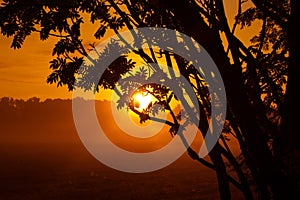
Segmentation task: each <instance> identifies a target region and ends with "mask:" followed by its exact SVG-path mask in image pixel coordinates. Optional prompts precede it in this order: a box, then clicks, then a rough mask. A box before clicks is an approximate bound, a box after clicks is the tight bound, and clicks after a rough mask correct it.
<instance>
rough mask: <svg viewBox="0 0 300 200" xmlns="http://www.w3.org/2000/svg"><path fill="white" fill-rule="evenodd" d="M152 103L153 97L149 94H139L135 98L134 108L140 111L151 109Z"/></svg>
mask: <svg viewBox="0 0 300 200" xmlns="http://www.w3.org/2000/svg"><path fill="white" fill-rule="evenodd" d="M151 102H152V96H151V95H150V94H149V93H147V94H144V93H142V92H141V93H137V94H136V95H135V96H134V104H135V105H134V106H135V107H137V108H139V109H146V108H148V107H149V105H151Z"/></svg>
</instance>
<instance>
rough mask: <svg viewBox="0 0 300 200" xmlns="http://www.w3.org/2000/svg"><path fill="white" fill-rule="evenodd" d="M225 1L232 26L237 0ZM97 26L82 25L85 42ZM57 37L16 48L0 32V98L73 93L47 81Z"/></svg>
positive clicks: (35, 37) (32, 40) (31, 39)
mask: <svg viewBox="0 0 300 200" xmlns="http://www.w3.org/2000/svg"><path fill="white" fill-rule="evenodd" d="M0 2H1V1H0ZM224 2H225V8H226V12H227V15H228V20H229V23H230V25H232V21H233V18H234V16H235V14H236V10H237V3H236V2H237V0H234V1H231V0H230V1H228V0H224ZM86 21H88V20H86ZM95 28H96V27H95V26H94V27H91V26H90V25H89V24H85V25H83V26H82V31H83V36H85V40H84V41H85V44H87V43H91V42H92V39H91V36H92V35H93V33H94V31H95ZM251 29H252V31H250V32H249V30H242V31H239V33H238V35H239V36H242V37H243V39H244V41H248V40H249V34H250V33H251V32H252V33H253V30H254V31H255V29H253V28H251ZM256 29H257V28H256ZM256 31H257V30H256ZM56 40H57V39H53V38H50V39H48V40H47V41H40V40H39V35H38V34H37V33H34V34H32V35H31V36H30V37H28V38H27V40H26V41H25V43H24V45H23V47H22V48H21V49H18V50H13V49H11V48H10V45H11V41H12V38H6V37H4V36H2V35H0V97H3V96H9V97H13V98H23V99H28V98H30V97H33V96H36V97H39V98H41V99H46V98H71V96H72V93H71V92H68V90H67V88H66V87H63V88H57V87H56V85H49V84H47V83H46V78H47V76H48V75H49V74H50V73H51V70H50V69H49V61H50V60H52V56H51V52H52V48H53V46H54V44H55V41H56Z"/></svg>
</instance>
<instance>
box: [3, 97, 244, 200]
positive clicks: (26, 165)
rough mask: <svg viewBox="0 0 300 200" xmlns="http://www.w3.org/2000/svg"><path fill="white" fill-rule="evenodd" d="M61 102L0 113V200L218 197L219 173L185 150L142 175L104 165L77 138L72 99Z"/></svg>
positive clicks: (235, 196)
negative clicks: (14, 113) (16, 113)
mask: <svg viewBox="0 0 300 200" xmlns="http://www.w3.org/2000/svg"><path fill="white" fill-rule="evenodd" d="M61 104H62V105H56V104H55V105H54V104H53V105H51V106H52V107H51V106H50V107H47V108H45V107H44V108H42V107H39V108H36V109H29V111H28V113H27V114H22V115H20V116H18V117H17V118H15V117H10V116H7V115H8V113H7V112H6V113H4V112H2V113H0V115H1V117H0V119H1V122H0V160H1V161H0V162H1V163H0V199H1V200H13V199H15V200H19V199H20V200H31V199H32V200H41V199H43V200H48V199H49V200H50V199H51V200H52V199H53V200H54V199H55V200H77V199H78V200H79V199H80V200H81V199H84V200H94V199H97V200H98V199H99V200H100V199H105V200H106V199H124V200H127V199H128V200H129V199H132V200H134V199H145V200H147V199H149V200H150V199H151V200H155V199H178V200H179V199H180V200H182V199H187V200H188V199H206V200H207V199H219V195H218V186H217V182H216V176H215V173H214V172H213V171H212V170H210V169H207V168H205V167H203V166H202V165H200V164H198V163H196V162H194V161H192V160H191V159H190V158H189V157H188V156H187V155H185V154H184V155H183V156H182V157H181V158H180V159H179V160H177V161H176V162H175V163H173V164H171V165H170V166H168V167H166V168H164V169H161V170H159V171H155V172H151V173H144V174H130V173H124V172H119V171H116V170H113V169H111V168H109V167H106V166H105V165H103V164H101V163H100V162H99V161H97V160H96V159H95V158H94V157H93V156H91V155H90V154H89V152H88V151H87V150H86V149H85V147H84V146H83V145H82V143H81V141H80V140H79V138H78V135H77V132H76V130H75V127H74V124H73V120H72V114H71V107H70V102H69V103H68V104H66V103H61ZM40 109H42V110H40ZM14 119H15V120H14ZM233 191H234V193H233V194H234V196H233V199H242V198H239V197H238V196H240V195H239V193H238V192H237V191H235V190H234V188H233Z"/></svg>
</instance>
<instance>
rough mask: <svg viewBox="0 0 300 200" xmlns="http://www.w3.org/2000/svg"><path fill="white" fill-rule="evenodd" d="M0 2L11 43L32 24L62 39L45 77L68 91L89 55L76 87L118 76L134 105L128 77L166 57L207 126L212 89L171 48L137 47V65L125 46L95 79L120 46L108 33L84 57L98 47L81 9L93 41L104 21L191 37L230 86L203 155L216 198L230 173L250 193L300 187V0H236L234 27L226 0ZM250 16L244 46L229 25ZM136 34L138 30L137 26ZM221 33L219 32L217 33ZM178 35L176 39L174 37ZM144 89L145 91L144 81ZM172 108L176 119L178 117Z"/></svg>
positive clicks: (281, 194) (226, 195) (110, 83)
mask: <svg viewBox="0 0 300 200" xmlns="http://www.w3.org/2000/svg"><path fill="white" fill-rule="evenodd" d="M3 2H4V3H3V4H2V6H1V8H0V29H1V33H2V34H3V35H5V36H7V37H13V42H12V45H11V47H12V48H14V49H17V48H21V46H22V44H23V42H24V40H25V39H26V37H28V36H29V35H31V34H32V33H34V32H38V33H39V34H40V39H41V40H46V39H48V38H49V37H56V38H58V42H57V44H56V45H55V47H54V48H53V53H52V55H53V56H54V57H55V58H54V59H53V60H52V61H51V62H50V68H51V69H52V70H53V72H52V73H51V74H50V75H49V76H48V79H47V82H48V83H51V84H52V83H56V84H57V86H63V85H66V86H67V87H68V88H69V90H72V89H73V88H74V84H75V77H76V75H77V74H78V70H79V67H80V66H81V65H82V64H83V63H84V58H87V59H88V60H89V61H90V62H91V63H92V65H88V64H86V66H85V68H84V73H85V74H87V75H88V76H86V77H88V78H87V79H80V82H79V86H80V87H82V88H83V89H86V90H93V91H94V92H97V91H99V87H102V88H104V89H116V88H117V86H116V85H117V84H119V83H118V80H120V79H121V78H122V80H123V83H122V84H123V85H122V87H121V91H119V92H120V95H119V96H120V100H119V102H118V103H119V107H120V108H121V107H123V106H125V105H127V106H129V107H131V109H132V110H134V109H133V107H134V106H132V105H130V97H129V94H131V93H130V91H131V90H130V88H131V86H134V87H133V89H137V88H140V87H143V85H140V84H139V81H140V80H139V78H143V79H145V78H147V79H151V73H153V74H154V72H158V71H160V70H161V69H159V68H157V67H155V65H153V64H151V63H156V64H159V63H161V62H162V59H163V60H164V61H163V62H165V63H167V65H168V66H169V67H170V69H175V68H178V70H179V72H180V74H181V75H182V76H184V77H185V78H186V79H187V80H188V81H189V83H190V84H191V85H192V86H193V88H194V91H195V94H196V96H197V98H198V103H199V107H200V113H198V115H199V118H200V119H201V120H200V121H201V123H200V124H199V126H198V128H199V130H200V131H201V133H202V134H204V133H206V130H207V129H208V127H209V118H210V117H214V116H210V114H209V112H210V106H211V105H210V102H211V98H214V97H212V96H211V95H209V94H208V90H207V84H206V83H205V80H204V77H203V76H201V74H199V73H197V71H196V70H195V68H194V66H193V65H191V64H190V63H189V62H187V61H186V60H185V59H183V58H181V57H180V56H178V55H176V54H172V53H170V52H167V51H158V52H157V51H156V50H154V49H151V46H150V47H149V50H147V51H146V50H143V49H136V48H134V47H133V48H132V49H130V51H131V52H133V53H134V54H135V55H138V56H139V57H140V58H141V59H142V60H143V62H145V63H146V64H147V66H148V67H149V69H147V70H146V71H145V69H141V70H140V71H136V66H137V63H136V62H135V61H134V60H131V59H132V58H131V57H130V56H129V51H128V52H126V51H124V52H123V54H122V56H120V57H119V58H118V59H117V60H115V61H114V62H113V63H112V64H111V65H110V66H108V68H107V69H106V70H105V73H104V75H103V76H102V77H101V79H100V81H98V80H96V79H95V77H97V70H99V69H97V68H96V67H91V66H98V65H100V66H101V59H105V57H106V56H109V52H110V49H122V48H123V47H124V46H119V44H118V43H115V41H112V42H111V43H110V44H109V45H108V46H107V47H105V50H104V51H103V52H98V53H99V59H98V60H97V59H96V60H95V59H92V58H89V48H91V50H96V48H95V44H90V45H89V47H87V45H85V43H84V42H83V40H82V34H81V25H82V24H83V23H84V20H85V19H84V18H83V13H85V14H87V15H88V16H89V20H90V22H91V23H92V24H94V25H95V26H97V27H98V30H97V31H96V32H95V34H94V37H95V40H101V39H103V37H104V36H105V34H107V33H108V30H111V31H113V32H114V33H116V34H117V33H119V32H121V31H122V30H124V29H132V28H139V27H145V26H148V27H164V28H169V29H174V30H177V31H179V32H182V33H185V34H187V35H189V36H191V37H193V39H195V40H196V41H197V42H199V43H200V44H201V45H203V47H204V48H205V49H206V50H207V51H208V52H209V53H210V55H211V56H212V58H213V60H214V62H215V63H216V64H217V66H218V69H219V71H220V72H221V75H222V78H223V80H224V84H225V87H226V91H227V98H228V105H227V106H228V108H229V109H228V112H227V113H226V121H225V128H224V131H223V134H222V135H221V137H220V139H219V143H218V144H217V145H216V146H215V148H214V149H213V150H212V151H211V152H210V154H209V156H210V159H211V161H212V163H209V164H206V166H210V167H211V168H213V169H214V170H215V171H216V173H217V177H218V183H219V190H220V196H221V198H222V199H230V198H231V194H230V188H229V182H231V183H233V184H234V186H236V187H237V188H239V189H240V190H241V191H242V192H243V194H244V196H245V198H246V199H254V193H256V194H257V197H258V199H272V198H273V199H283V198H288V197H292V196H293V195H295V192H296V190H298V189H299V188H297V182H299V174H298V172H297V170H296V171H295V170H292V168H293V167H292V165H294V164H295V161H294V160H293V159H295V156H297V155H298V154H299V145H297V144H296V142H291V141H299V140H298V139H299V134H296V130H295V127H296V125H295V123H296V122H295V116H296V115H295V113H296V112H295V111H293V109H294V108H298V107H299V106H297V104H296V103H295V102H294V101H295V93H296V92H295V91H296V89H295V85H296V81H295V78H294V77H295V74H296V73H295V72H294V71H295V68H296V66H297V64H296V63H297V62H296V60H298V61H299V51H297V46H296V44H299V39H297V38H296V37H297V36H296V34H295V30H294V28H293V26H294V25H295V21H296V20H297V14H295V13H299V3H295V2H296V1H287V0H283V1H275V0H274V1H266V0H263V1H257V0H252V1H251V6H250V7H246V6H245V3H246V2H248V1H242V0H239V1H238V5H237V6H238V8H239V9H238V13H237V15H236V18H235V20H236V21H235V23H234V25H233V27H232V28H231V27H230V26H229V24H228V20H227V17H226V14H225V10H224V4H225V1H222V0H214V1H206V0H194V1H185V0H182V1H179V0H175V1H171V0H162V1H156V0H155V1H148V0H145V1H140V0H121V1H114V0H83V1H71V0H68V1H56V0H55V1H40V0H34V1H21V0H4V1H3ZM256 21H258V22H260V24H261V29H260V31H259V34H258V35H253V37H252V39H251V41H250V42H251V44H250V45H249V46H246V45H245V44H244V43H243V42H242V41H241V40H240V39H239V38H238V37H237V36H236V35H235V31H236V29H237V27H240V28H243V29H247V27H249V26H253V23H254V22H256ZM132 34H133V37H135V35H134V32H133V33H132ZM221 34H223V36H224V37H223V38H222V40H221ZM171 38H172V37H171ZM174 38H176V36H175V37H174ZM146 39H149V38H146ZM120 40H121V38H120ZM150 40H151V38H150ZM175 41H176V42H178V43H180V41H179V40H178V38H177V40H175ZM293 41H294V42H293ZM123 42H124V41H123ZM140 42H141V41H140ZM225 42H226V43H228V46H227V45H225ZM145 43H146V44H147V41H146V42H145ZM124 45H126V41H125V43H124ZM289 55H290V56H289ZM93 62H94V63H93ZM98 68H99V67H98ZM131 70H135V74H132V73H131V75H129V76H128V73H130V72H131ZM147 71H149V73H148V74H147V73H146V72H147ZM150 72H151V73H150ZM169 74H170V75H171V76H172V75H174V71H172V70H170V71H169ZM126 77H127V78H126ZM288 77H289V79H288ZM290 77H291V78H290ZM151 86H152V87H161V86H159V85H153V84H152V85H151ZM178 86H180V83H178ZM286 88H287V90H288V91H289V92H288V93H287V92H286ZM142 89H143V90H144V91H145V90H146V88H145V87H144V88H142ZM158 90H159V91H160V94H159V97H158V103H159V104H161V105H164V106H165V107H164V108H165V109H166V108H169V107H168V103H167V104H165V102H166V101H165V100H162V99H164V98H165V97H166V96H169V95H170V91H169V88H167V89H166V91H163V90H164V89H163V88H158ZM148 92H149V91H148ZM163 102H164V103H163ZM287 102H290V103H289V104H287ZM288 105H290V106H288ZM169 110H170V111H172V109H169ZM148 112H149V111H147V112H146V113H145V112H144V113H137V114H139V115H140V117H141V122H143V121H145V120H148V119H150V118H149V116H148V114H149V113H148ZM171 113H172V112H171ZM224 115H225V113H224ZM174 116H175V115H174ZM174 116H173V119H174V124H176V122H177V118H176V116H175V117H174ZM177 123H178V122H177ZM174 124H173V125H172V123H170V125H171V129H170V132H171V133H172V135H174V134H176V127H175V126H174ZM290 127H292V128H290ZM226 134H231V135H233V136H234V138H236V140H237V141H238V142H239V145H240V148H241V155H240V156H239V157H238V158H239V159H238V158H235V157H234V155H233V154H232V152H231V151H230V147H229V145H228V142H227V140H226ZM221 144H222V145H221ZM188 152H189V154H190V156H191V157H192V158H193V159H196V160H199V161H200V162H203V160H201V159H199V158H198V157H197V156H195V154H194V153H193V150H192V149H188ZM226 160H227V162H228V163H229V166H231V167H232V168H233V169H234V172H235V173H236V174H237V177H238V178H237V179H234V178H232V176H230V172H227V171H226V165H225V162H226Z"/></svg>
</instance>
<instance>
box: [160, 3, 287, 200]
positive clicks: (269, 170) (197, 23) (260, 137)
mask: <svg viewBox="0 0 300 200" xmlns="http://www.w3.org/2000/svg"><path fill="white" fill-rule="evenodd" d="M160 3H161V4H164V5H165V6H164V7H165V8H166V9H169V10H171V11H172V12H173V13H174V15H175V16H176V18H177V19H178V21H179V22H180V24H181V26H182V27H183V30H184V33H185V34H187V35H190V36H192V37H193V38H194V39H195V40H196V41H197V42H199V43H200V44H201V45H202V46H203V47H204V48H205V49H206V51H208V53H209V54H210V56H211V57H212V58H213V60H214V61H215V63H216V65H217V67H218V69H219V71H220V73H221V75H222V77H223V81H224V84H225V88H226V89H227V91H226V92H227V96H228V98H227V99H228V102H229V105H230V107H231V108H232V110H233V112H234V115H235V117H236V119H237V120H238V124H239V126H240V128H241V130H242V133H243V135H244V137H245V140H246V144H247V147H248V149H249V155H250V156H251V159H253V161H254V163H255V165H256V167H257V168H258V169H259V172H260V176H261V177H262V180H265V182H266V183H267V184H268V185H269V186H270V187H271V190H272V192H273V194H274V197H275V198H276V197H278V198H280V197H281V196H282V195H284V194H282V193H285V192H284V191H282V190H281V187H282V185H284V184H285V183H284V182H283V181H284V178H283V177H284V175H283V174H282V173H281V171H280V168H279V167H278V166H277V164H276V163H275V162H274V159H273V157H272V154H271V151H270V150H269V148H268V146H267V140H266V135H265V134H264V132H263V131H262V130H261V129H260V127H259V126H258V124H257V122H256V117H257V116H256V115H255V112H254V110H253V107H252V105H251V104H250V102H249V99H248V97H247V94H246V92H245V88H244V87H243V82H242V72H241V66H235V67H233V66H231V64H230V63H229V59H228V57H227V55H226V52H225V51H224V49H223V46H222V41H221V39H220V36H219V33H218V32H215V31H212V30H211V29H210V27H208V26H207V24H206V23H205V22H204V20H203V19H202V17H201V15H200V14H199V13H198V12H197V10H196V9H195V8H194V7H193V6H192V5H191V4H190V3H189V2H188V1H184V0H177V1H172V0H164V1H160ZM264 191H266V190H264ZM262 195H263V196H262V198H264V199H267V198H269V195H268V194H262Z"/></svg>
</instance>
